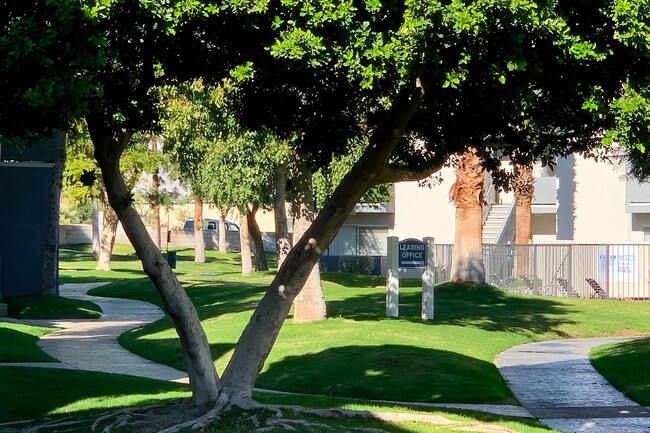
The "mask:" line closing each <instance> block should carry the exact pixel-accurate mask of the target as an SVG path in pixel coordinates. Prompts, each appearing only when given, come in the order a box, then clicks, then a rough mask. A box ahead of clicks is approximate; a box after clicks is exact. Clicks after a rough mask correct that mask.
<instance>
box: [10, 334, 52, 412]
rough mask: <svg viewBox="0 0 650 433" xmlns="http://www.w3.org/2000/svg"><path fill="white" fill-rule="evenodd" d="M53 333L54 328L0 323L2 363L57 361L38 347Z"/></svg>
mask: <svg viewBox="0 0 650 433" xmlns="http://www.w3.org/2000/svg"><path fill="white" fill-rule="evenodd" d="M52 331H54V329H52V328H43V327H40V326H29V325H22V324H17V323H9V322H0V362H54V361H56V360H55V359H54V358H52V357H51V356H49V355H48V354H47V353H45V352H43V350H41V348H40V347H38V346H37V345H36V343H37V342H38V339H39V338H40V337H42V336H43V335H45V334H47V333H49V332H52ZM0 419H2V418H1V417H0Z"/></svg>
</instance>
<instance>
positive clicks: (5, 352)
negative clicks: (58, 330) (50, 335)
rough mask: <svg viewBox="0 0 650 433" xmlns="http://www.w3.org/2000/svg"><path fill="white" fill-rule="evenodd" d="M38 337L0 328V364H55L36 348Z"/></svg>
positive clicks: (54, 360) (53, 360)
mask: <svg viewBox="0 0 650 433" xmlns="http://www.w3.org/2000/svg"><path fill="white" fill-rule="evenodd" d="M38 340H39V337H37V336H36V335H32V334H29V333H27V332H21V331H19V330H15V329H7V328H3V327H0V341H1V342H2V343H1V344H0V362H56V359H54V358H52V357H51V356H49V355H48V354H47V353H45V352H43V350H42V349H41V348H40V347H38V345H37V344H36V343H38Z"/></svg>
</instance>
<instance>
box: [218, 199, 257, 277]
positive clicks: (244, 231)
mask: <svg viewBox="0 0 650 433" xmlns="http://www.w3.org/2000/svg"><path fill="white" fill-rule="evenodd" d="M239 225H240V227H239V244H240V247H241V274H242V275H243V276H245V277H250V276H251V275H253V261H252V257H251V243H250V236H249V233H248V218H247V216H246V214H245V213H244V212H241V214H240V218H239ZM224 227H225V226H224Z"/></svg>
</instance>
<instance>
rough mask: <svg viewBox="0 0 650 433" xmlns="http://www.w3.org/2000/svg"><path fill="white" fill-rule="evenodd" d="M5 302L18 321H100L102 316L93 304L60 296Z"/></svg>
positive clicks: (11, 314) (25, 298) (12, 299)
mask: <svg viewBox="0 0 650 433" xmlns="http://www.w3.org/2000/svg"><path fill="white" fill-rule="evenodd" d="M3 302H5V303H6V304H7V305H8V308H9V316H11V317H14V318H16V319H98V318H99V317H100V316H101V315H102V310H101V308H99V307H98V306H97V305H95V304H93V303H92V302H88V301H80V300H76V299H68V298H61V297H58V296H13V297H7V298H4V301H3Z"/></svg>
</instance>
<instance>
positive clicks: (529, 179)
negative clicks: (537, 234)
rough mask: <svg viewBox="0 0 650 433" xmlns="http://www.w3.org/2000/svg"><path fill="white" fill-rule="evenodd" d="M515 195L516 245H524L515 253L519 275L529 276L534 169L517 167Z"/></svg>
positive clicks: (514, 183)
mask: <svg viewBox="0 0 650 433" xmlns="http://www.w3.org/2000/svg"><path fill="white" fill-rule="evenodd" d="M512 186H513V190H514V193H515V244H517V245H522V246H521V247H518V249H519V251H515V256H516V257H517V275H519V276H524V275H529V274H530V270H529V269H528V268H529V258H528V257H529V253H530V251H529V247H527V246H525V245H528V244H530V243H531V241H532V240H533V231H532V215H531V204H532V202H533V197H534V196H535V177H534V176H533V168H532V167H531V166H530V165H528V166H522V165H519V164H517V165H515V171H514V179H513V182H512Z"/></svg>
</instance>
